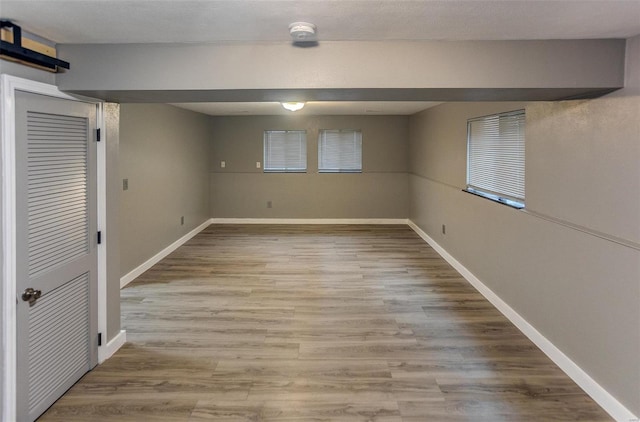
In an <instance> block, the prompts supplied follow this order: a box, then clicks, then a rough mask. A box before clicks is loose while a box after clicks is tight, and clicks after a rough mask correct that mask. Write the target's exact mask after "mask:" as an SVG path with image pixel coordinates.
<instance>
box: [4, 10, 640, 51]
mask: <svg viewBox="0 0 640 422" xmlns="http://www.w3.org/2000/svg"><path fill="white" fill-rule="evenodd" d="M0 5H1V7H0V14H1V16H2V18H5V19H11V20H14V22H15V23H16V24H18V25H22V26H23V27H24V29H25V30H30V31H32V32H35V33H37V34H39V35H41V36H43V37H45V38H48V39H50V40H52V41H55V42H58V43H66V44H69V43H74V44H75V43H78V44H87V43H159V42H178V43H200V42H221V41H289V40H290V38H289V34H288V25H289V23H291V22H295V21H309V22H312V23H314V24H316V25H317V26H318V38H319V39H320V42H322V41H341V40H521V39H572V38H573V39H576V38H628V37H630V36H633V35H636V34H639V33H640V0H595V1H591V0H589V1H585V0H564V1H536V0H529V1H522V0H520V1H514V0H512V1H509V0H506V1H505V0H502V1H500V0H499V1H487V0H473V1H462V0H459V1H458V0H445V1H436V0H427V1H425V0H422V1H402V0H366V1H362V0H360V1H355V0H353V1H335V0H298V1H293V0H289V1H282V0H277V1H276V0H262V1H246V0H208V1H203V0H201V1H190V0H174V1H159V0H138V1H131V0H72V1H69V0H46V1H32V0H0Z"/></svg>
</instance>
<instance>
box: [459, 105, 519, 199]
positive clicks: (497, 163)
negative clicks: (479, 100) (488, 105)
mask: <svg viewBox="0 0 640 422" xmlns="http://www.w3.org/2000/svg"><path fill="white" fill-rule="evenodd" d="M524 129H525V112H524V110H517V111H512V112H508V113H500V114H494V115H491V116H484V117H478V118H474V119H470V120H468V121H467V189H466V191H467V192H470V193H473V194H476V195H480V196H482V197H485V198H488V199H491V200H493V201H496V202H500V203H502V204H505V205H509V206H512V207H514V208H524V164H525V160H524V152H525V148H524Z"/></svg>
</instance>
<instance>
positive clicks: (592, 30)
mask: <svg viewBox="0 0 640 422" xmlns="http://www.w3.org/2000/svg"><path fill="white" fill-rule="evenodd" d="M0 17H2V18H3V19H10V20H12V21H14V23H16V24H18V25H21V26H22V27H23V29H24V30H26V31H30V32H32V33H35V34H37V35H39V36H41V37H44V38H46V39H49V40H51V41H54V42H56V43H63V44H91V43H211V42H290V41H291V39H290V37H289V34H288V25H289V24H290V23H291V22H295V21H308V22H312V23H314V24H316V25H317V27H318V39H319V42H320V43H322V42H326V41H343V40H355V41H372V40H376V41H381V40H524V39H582V38H628V37H631V36H634V35H636V34H640V0H588V1H585V0H564V1H547V0H528V1H527V0H497V1H487V0H472V1H462V0H444V1H442V0H441V1H437V0H421V1H406V0H364V1H362V0H360V1H356V0H344V1H339V0H297V1H296V0H284V1H283V0H259V1H247V0H201V1H190V0H174V1H160V0H137V1H131V0H71V1H69V0H45V1H33V0H0ZM433 105H434V103H417V102H416V103H407V102H378V103H353V102H325V103H321V102H319V103H309V104H308V105H307V107H306V108H305V109H303V111H301V112H300V113H303V114H413V113H415V112H417V111H420V110H423V109H425V108H428V107H430V106H433ZM179 106H180V107H184V108H189V109H192V110H196V111H199V112H203V113H208V114H213V115H243V114H244V115H248V114H283V113H286V112H285V111H284V110H283V109H282V108H281V107H280V106H279V105H278V104H277V103H190V104H180V105H179ZM367 110H371V111H369V112H367Z"/></svg>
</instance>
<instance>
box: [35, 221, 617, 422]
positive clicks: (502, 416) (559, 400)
mask: <svg viewBox="0 0 640 422" xmlns="http://www.w3.org/2000/svg"><path fill="white" fill-rule="evenodd" d="M122 315H123V321H122V322H123V327H124V328H125V329H126V330H127V340H128V343H127V344H126V345H125V346H124V347H123V348H122V349H120V351H118V352H117V353H116V354H115V355H114V356H113V357H112V358H111V359H109V360H108V361H106V362H105V363H104V364H102V365H100V366H99V367H97V368H96V369H94V370H93V371H91V372H90V373H88V374H87V375H85V376H84V378H83V379H82V380H80V381H79V382H78V383H77V384H76V385H75V386H74V387H72V388H71V389H70V390H69V391H68V392H67V393H66V394H65V395H64V396H63V397H62V398H61V399H60V400H59V401H58V402H57V403H56V404H55V405H54V406H53V407H51V408H50V409H49V410H48V411H47V413H45V414H44V415H43V417H42V418H41V421H43V422H44V421H65V422H72V421H192V422H195V421H211V420H213V421H323V420H331V421H405V422H409V421H436V422H439V421H443V422H444V421H491V422H498V421H608V420H611V419H610V418H609V417H608V416H607V414H606V413H605V412H604V411H603V410H602V409H601V408H600V407H598V405H597V404H595V402H594V401H593V400H591V399H590V398H589V397H588V396H587V395H586V394H585V393H584V392H583V391H582V390H581V389H580V388H579V387H578V386H577V385H576V384H575V383H574V382H573V381H571V379H569V378H568V377H567V376H566V375H565V374H564V373H563V372H562V371H560V369H558V367H556V366H555V365H554V364H553V363H552V362H551V361H550V360H549V359H548V358H547V357H546V356H545V355H544V354H543V353H542V352H541V351H540V350H538V349H537V348H536V347H535V346H534V345H533V344H532V343H531V342H530V341H529V340H528V339H527V338H526V337H525V336H524V335H523V334H521V333H520V332H519V331H518V330H517V329H516V328H515V327H514V326H513V325H512V324H511V323H510V322H509V321H508V320H507V319H506V318H505V317H503V316H502V315H501V314H500V313H499V312H498V311H497V310H496V309H495V308H494V307H493V306H492V305H491V304H490V303H489V302H487V301H486V300H485V299H484V298H483V297H482V296H481V295H480V294H479V293H478V292H476V291H475V290H474V289H473V287H471V286H470V285H469V284H468V283H467V282H466V281H465V280H464V279H463V278H462V277H461V276H460V274H458V273H457V272H456V271H455V270H454V269H453V268H452V267H451V266H449V265H448V264H447V263H446V262H445V261H444V260H443V259H442V258H440V257H439V256H438V254H437V253H436V252H435V251H434V250H433V249H431V248H430V247H429V246H428V245H427V244H426V243H424V241H422V240H421V239H420V238H419V237H418V236H417V235H416V234H415V233H414V232H413V231H412V230H411V229H410V228H408V227H407V226H261V225H251V226H240V225H212V226H210V227H209V228H207V229H206V230H205V231H203V232H202V233H200V234H199V235H198V236H196V237H195V238H193V239H192V240H191V241H189V242H188V243H187V244H186V245H184V246H182V247H181V248H179V249H178V250H177V251H175V252H174V253H172V254H171V255H170V256H169V257H167V258H166V259H164V260H162V261H161V262H160V263H159V264H157V265H156V266H154V267H153V268H152V269H150V270H149V271H147V272H146V273H144V274H143V275H142V276H140V277H139V278H138V279H137V280H135V281H134V282H133V283H131V284H130V285H129V286H127V287H126V288H125V289H123V290H122Z"/></svg>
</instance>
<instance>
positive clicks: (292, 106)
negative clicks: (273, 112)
mask: <svg viewBox="0 0 640 422" xmlns="http://www.w3.org/2000/svg"><path fill="white" fill-rule="evenodd" d="M280 104H282V107H284V108H285V109H287V110H289V111H298V110H302V107H304V103H299V102H288V103H280Z"/></svg>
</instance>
